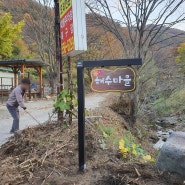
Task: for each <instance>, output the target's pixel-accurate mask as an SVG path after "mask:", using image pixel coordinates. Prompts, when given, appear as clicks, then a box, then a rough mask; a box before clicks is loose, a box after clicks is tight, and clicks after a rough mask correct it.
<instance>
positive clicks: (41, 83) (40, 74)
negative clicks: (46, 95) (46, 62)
mask: <svg viewBox="0 0 185 185" xmlns="http://www.w3.org/2000/svg"><path fill="white" fill-rule="evenodd" d="M39 80H40V96H41V97H42V85H43V82H42V67H39Z"/></svg>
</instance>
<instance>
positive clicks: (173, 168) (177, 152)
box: [156, 132, 185, 177]
mask: <svg viewBox="0 0 185 185" xmlns="http://www.w3.org/2000/svg"><path fill="white" fill-rule="evenodd" d="M156 166H157V167H158V168H159V169H161V170H164V171H169V172H176V173H179V174H181V175H182V176H184V177H185V132H173V133H172V134H171V136H170V137H169V138H168V140H167V141H166V142H165V143H164V144H163V146H162V148H161V151H160V153H159V155H158V159H157V162H156Z"/></svg>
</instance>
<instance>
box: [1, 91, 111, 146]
mask: <svg viewBox="0 0 185 185" xmlns="http://www.w3.org/2000/svg"><path fill="white" fill-rule="evenodd" d="M109 95H110V93H106V94H96V93H92V94H89V95H87V96H86V98H85V100H86V104H85V105H86V108H87V109H95V108H96V107H99V104H100V103H101V102H102V101H104V100H105V99H106V98H107V97H108V96H109ZM25 104H26V106H27V107H28V109H29V111H30V113H31V114H32V115H33V116H34V117H36V118H37V120H38V121H39V122H40V123H43V122H45V121H47V120H48V118H49V114H51V113H52V109H53V100H41V101H35V102H27V103H25ZM20 115H21V118H20V129H21V130H22V129H24V128H26V127H28V126H33V125H37V122H36V121H34V120H33V119H32V118H31V117H30V116H29V115H28V114H25V113H24V111H23V110H20ZM11 124H12V119H11V117H10V115H9V113H8V111H7V109H6V106H5V105H0V145H2V144H3V143H4V142H6V140H7V139H8V138H9V137H10V136H11V134H9V131H10V127H11Z"/></svg>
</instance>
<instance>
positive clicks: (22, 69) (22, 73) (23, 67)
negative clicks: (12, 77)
mask: <svg viewBox="0 0 185 185" xmlns="http://www.w3.org/2000/svg"><path fill="white" fill-rule="evenodd" d="M24 69H25V66H24V64H23V65H22V66H21V79H23V78H24Z"/></svg>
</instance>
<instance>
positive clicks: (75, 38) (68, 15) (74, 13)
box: [60, 0, 87, 56]
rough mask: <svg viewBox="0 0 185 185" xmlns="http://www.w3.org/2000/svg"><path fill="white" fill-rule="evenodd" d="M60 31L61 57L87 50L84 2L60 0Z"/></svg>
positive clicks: (82, 0)
mask: <svg viewBox="0 0 185 185" xmlns="http://www.w3.org/2000/svg"><path fill="white" fill-rule="evenodd" d="M60 31H61V42H62V55H68V56H75V55H77V54H79V53H82V52H84V51H86V50H87V33H86V19H85V0H60Z"/></svg>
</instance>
